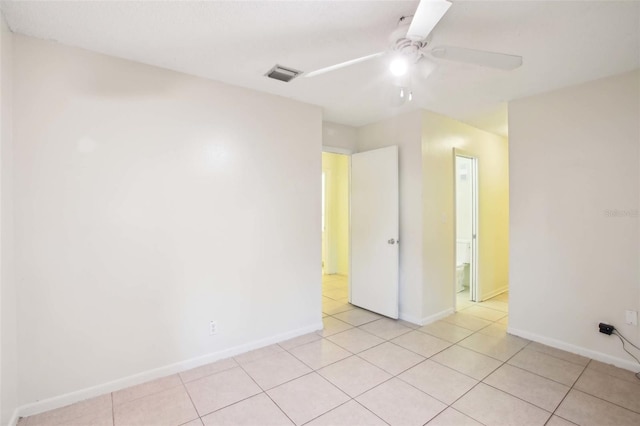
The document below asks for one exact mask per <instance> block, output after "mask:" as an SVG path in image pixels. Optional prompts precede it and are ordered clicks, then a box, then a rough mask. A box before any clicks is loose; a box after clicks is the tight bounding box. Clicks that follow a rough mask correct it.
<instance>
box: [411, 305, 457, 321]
mask: <svg viewBox="0 0 640 426" xmlns="http://www.w3.org/2000/svg"><path fill="white" fill-rule="evenodd" d="M453 313H454V309H453V308H448V309H445V310H444V311H440V312H438V313H436V314H433V315H429V316H428V317H424V318H421V319H419V320H418V322H415V323H414V324H419V325H427V324H431V323H432V322H436V321H438V320H441V319H442V318H445V317H448V316H449V315H452V314H453Z"/></svg>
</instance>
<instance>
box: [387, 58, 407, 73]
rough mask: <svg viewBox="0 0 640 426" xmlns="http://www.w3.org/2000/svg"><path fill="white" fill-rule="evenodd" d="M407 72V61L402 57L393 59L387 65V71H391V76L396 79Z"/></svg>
mask: <svg viewBox="0 0 640 426" xmlns="http://www.w3.org/2000/svg"><path fill="white" fill-rule="evenodd" d="M408 70H409V61H407V58H404V57H402V56H398V57H396V58H394V59H393V60H392V61H391V63H390V64H389V71H391V74H393V75H395V76H396V77H400V76H403V75H405V74H406V73H407V71H408Z"/></svg>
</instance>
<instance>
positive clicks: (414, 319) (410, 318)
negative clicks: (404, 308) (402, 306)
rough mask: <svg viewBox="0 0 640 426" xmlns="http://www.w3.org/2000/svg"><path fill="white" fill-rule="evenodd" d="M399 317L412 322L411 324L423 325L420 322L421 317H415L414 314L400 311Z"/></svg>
mask: <svg viewBox="0 0 640 426" xmlns="http://www.w3.org/2000/svg"><path fill="white" fill-rule="evenodd" d="M398 318H399V319H401V320H402V321H406V322H410V323H411V324H416V325H422V324H420V318H418V317H414V316H413V315H410V314H407V313H406V312H400V313H399V314H398Z"/></svg>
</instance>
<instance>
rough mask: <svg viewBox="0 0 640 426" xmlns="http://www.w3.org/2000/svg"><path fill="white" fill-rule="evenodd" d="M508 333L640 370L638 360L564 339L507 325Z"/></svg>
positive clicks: (601, 360)
mask: <svg viewBox="0 0 640 426" xmlns="http://www.w3.org/2000/svg"><path fill="white" fill-rule="evenodd" d="M507 333H509V334H513V335H514V336H519V337H522V338H525V339H528V340H532V341H534V342H538V343H542V344H543V345H547V346H551V347H553V348H556V349H560V350H563V351H567V352H571V353H573V354H577V355H582V356H584V357H587V358H591V359H593V360H596V361H600V362H604V363H606V364H613V365H615V366H616V367H620V368H624V369H625V370H630V371H633V372H637V371H638V370H640V366H638V364H637V363H636V362H633V361H628V360H626V359H623V358H618V357H615V356H612V355H608V354H605V353H603V352H598V351H594V350H592V349H587V348H585V347H582V346H577V345H572V344H571V343H567V342H563V341H562V340H556V339H553V338H551V337H546V336H541V335H539V334H536V333H531V332H529V331H526V330H520V329H517V328H513V327H507Z"/></svg>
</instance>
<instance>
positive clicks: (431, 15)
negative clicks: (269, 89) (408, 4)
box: [304, 0, 522, 77]
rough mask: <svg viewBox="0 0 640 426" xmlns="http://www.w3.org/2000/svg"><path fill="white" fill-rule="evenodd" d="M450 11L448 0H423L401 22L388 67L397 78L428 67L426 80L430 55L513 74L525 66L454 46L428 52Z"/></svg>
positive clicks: (497, 55) (503, 56)
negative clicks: (429, 40) (429, 39)
mask: <svg viewBox="0 0 640 426" xmlns="http://www.w3.org/2000/svg"><path fill="white" fill-rule="evenodd" d="M449 7H451V2H449V1H447V0H421V1H420V3H419V4H418V8H417V9H416V12H415V14H414V15H413V18H411V17H402V18H400V22H399V26H398V29H397V30H395V31H394V32H393V33H392V34H391V41H392V45H391V49H390V50H391V53H392V55H393V59H392V60H391V62H390V63H389V70H390V71H391V73H392V74H393V75H394V76H397V77H400V76H403V75H405V74H406V73H407V72H408V71H409V70H410V68H411V67H412V66H414V65H417V64H422V65H425V66H423V67H422V68H424V70H426V72H425V71H423V73H422V74H423V77H426V76H427V75H428V73H429V72H430V71H431V70H432V69H433V66H432V64H430V63H429V61H428V60H427V59H426V56H427V54H429V55H430V56H432V57H434V58H437V59H445V60H449V61H457V62H464V63H467V64H473V65H479V66H483V67H488V68H496V69H501V70H513V69H516V68H518V67H519V66H521V65H522V57H521V56H517V55H508V54H505V53H494V52H487V51H483V50H475V49H467V48H463V47H453V46H437V47H433V48H428V47H429V42H428V41H427V38H428V37H429V35H430V34H431V32H432V31H433V29H434V28H435V26H436V25H437V24H438V22H440V20H441V19H442V17H443V16H444V15H445V13H447V10H449ZM409 19H411V23H410V24H408V23H407V22H408V21H409ZM407 27H408V29H407ZM387 53H388V51H384V52H377V53H374V54H372V55H367V56H363V57H360V58H356V59H352V60H349V61H346V62H341V63H339V64H335V65H331V66H328V67H325V68H320V69H318V70H315V71H311V72H309V73H306V74H305V75H304V76H305V77H315V76H318V75H321V74H326V73H328V72H332V71H336V70H338V69H341V68H345V67H348V66H351V65H355V64H358V63H360V62H364V61H368V60H370V59H374V58H378V57H380V56H383V55H386V54H387ZM418 66H420V65H418Z"/></svg>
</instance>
